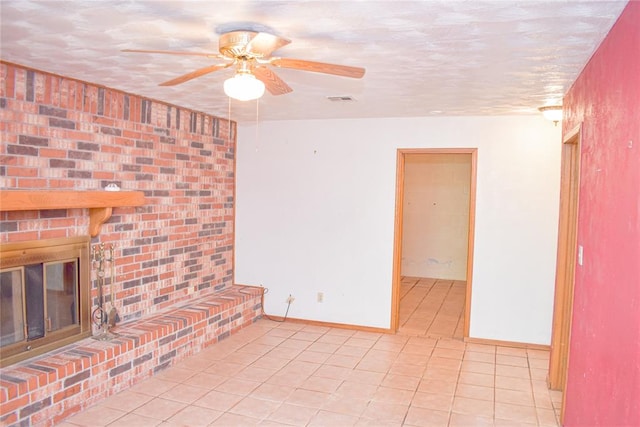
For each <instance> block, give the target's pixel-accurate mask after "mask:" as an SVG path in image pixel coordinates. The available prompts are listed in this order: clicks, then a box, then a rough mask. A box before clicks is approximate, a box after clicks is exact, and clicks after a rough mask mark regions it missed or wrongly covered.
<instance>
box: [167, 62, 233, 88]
mask: <svg viewBox="0 0 640 427" xmlns="http://www.w3.org/2000/svg"><path fill="white" fill-rule="evenodd" d="M231 64H233V62H230V63H228V64H216V65H210V66H208V67H204V68H200V69H199V70H195V71H192V72H190V73H187V74H184V75H182V76H180V77H176V78H175V79H173V80H169V81H166V82H164V83H160V86H175V85H178V84H180V83H184V82H187V81H189V80H191V79H195V78H196V77H200V76H204V75H205V74H209V73H213V72H214V71H218V70H222V69H224V68H227V67H228V66H230V65H231Z"/></svg>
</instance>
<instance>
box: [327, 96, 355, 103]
mask: <svg viewBox="0 0 640 427" xmlns="http://www.w3.org/2000/svg"><path fill="white" fill-rule="evenodd" d="M327 99H328V100H329V101H333V102H353V101H355V100H356V99H355V98H354V97H353V96H348V95H343V96H327Z"/></svg>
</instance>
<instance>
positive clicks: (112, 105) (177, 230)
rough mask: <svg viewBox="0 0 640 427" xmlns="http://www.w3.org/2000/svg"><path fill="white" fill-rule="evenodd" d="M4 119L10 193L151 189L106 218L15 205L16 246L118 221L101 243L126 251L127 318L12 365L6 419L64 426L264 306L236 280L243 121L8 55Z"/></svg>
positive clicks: (119, 301) (119, 268) (120, 297)
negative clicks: (103, 332)
mask: <svg viewBox="0 0 640 427" xmlns="http://www.w3.org/2000/svg"><path fill="white" fill-rule="evenodd" d="M0 126H1V129H0V139H1V140H2V144H1V145H0V189H1V191H2V192H3V193H8V192H10V191H12V190H28V191H34V192H43V191H44V192H45V193H48V192H51V191H52V190H65V191H72V192H74V193H83V194H84V192H102V191H104V190H103V189H104V187H105V186H106V185H108V184H116V185H117V186H118V187H119V188H121V189H122V190H123V191H126V192H141V193H142V194H143V197H144V203H143V204H141V205H139V206H135V205H134V206H124V207H123V206H117V205H115V206H113V208H112V211H111V209H110V210H109V213H110V216H109V215H106V217H105V218H97V217H99V216H100V215H101V214H104V213H105V212H103V211H95V210H93V209H91V207H88V206H78V207H67V206H65V207H55V208H52V209H48V208H45V209H35V208H29V209H25V210H10V211H6V210H4V209H2V210H3V211H2V212H1V213H0V231H1V235H0V243H2V244H8V243H14V242H24V241H34V240H41V239H52V238H69V237H79V236H87V235H91V234H96V233H95V229H96V222H102V221H106V222H104V224H102V226H101V227H98V233H99V234H96V235H95V236H94V237H93V238H92V239H91V242H90V243H91V245H96V244H100V243H105V244H113V245H114V247H115V250H114V259H115V263H114V264H115V280H114V284H113V299H114V304H115V306H116V307H117V309H118V311H119V315H120V319H121V321H120V323H118V324H117V325H116V328H115V329H114V331H117V332H118V334H119V337H117V338H116V339H114V340H111V341H97V340H93V339H91V338H86V339H84V340H81V341H78V342H76V343H74V344H70V345H68V346H66V347H63V348H62V349H59V350H54V351H53V352H50V353H47V354H44V355H41V356H36V357H34V358H31V359H27V360H25V361H22V362H18V363H15V364H12V365H10V366H7V367H3V368H2V370H0V405H1V407H2V409H1V412H0V423H2V424H3V425H12V424H31V425H39V424H42V425H51V424H52V423H55V422H58V421H60V420H62V419H64V418H65V417H67V416H69V415H71V414H73V413H75V412H78V411H80V410H82V409H83V408H85V407H86V406H88V405H91V404H93V403H95V402H97V401H99V400H100V399H101V398H103V397H106V396H108V395H110V394H113V393H115V392H118V391H120V390H123V389H125V388H127V387H129V386H131V385H132V384H134V383H135V382H136V381H138V380H140V379H142V378H145V377H148V376H150V375H153V374H154V373H155V372H157V371H159V370H162V369H164V368H166V367H168V366H170V365H171V364H173V363H175V362H176V361H178V360H180V359H182V358H184V357H186V356H188V355H191V354H193V353H196V352H198V351H199V350H200V349H201V348H203V347H205V346H207V345H209V344H212V343H215V342H217V341H218V340H220V339H223V338H225V337H226V336H228V335H229V334H230V333H233V332H234V331H236V330H237V329H239V328H241V327H243V326H246V325H248V324H251V323H252V322H253V321H254V320H255V319H256V318H257V317H258V316H259V315H260V313H261V305H260V301H261V295H262V290H261V289H260V288H253V287H248V286H238V285H234V283H233V242H234V234H233V229H234V196H235V193H234V192H235V177H234V171H235V123H233V122H230V121H228V120H224V119H221V118H217V117H214V116H210V115H207V114H204V113H200V112H196V111H191V110H187V109H184V108H180V107H176V106H172V105H168V104H165V103H160V102H157V101H154V100H149V99H145V98H142V97H140V96H136V95H132V94H127V93H123V92H119V91H116V90H113V89H109V88H104V87H99V86H96V85H92V84H90V83H85V82H81V81H77V80H73V79H69V78H66V77H62V76H56V75H52V74H48V73H45V72H41V71H36V70H30V69H26V68H24V67H21V66H18V65H15V64H9V63H6V62H1V63H0ZM87 194H88V193H87ZM0 208H1V207H0ZM90 276H91V279H90V280H91V295H90V301H91V305H92V306H95V304H96V302H97V296H98V295H97V276H96V272H95V269H94V268H92V269H91V272H90ZM94 332H95V331H94Z"/></svg>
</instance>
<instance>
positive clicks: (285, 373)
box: [61, 319, 561, 427]
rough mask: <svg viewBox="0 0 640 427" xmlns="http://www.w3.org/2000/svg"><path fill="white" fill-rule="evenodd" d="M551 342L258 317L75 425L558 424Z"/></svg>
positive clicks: (106, 402) (80, 418) (101, 405)
mask: <svg viewBox="0 0 640 427" xmlns="http://www.w3.org/2000/svg"><path fill="white" fill-rule="evenodd" d="M548 360H549V353H548V352H547V351H540V350H525V349H519V348H509V347H499V346H493V345H480V344H469V343H467V344H465V343H464V342H462V341H461V340H457V339H450V338H437V339H436V338H429V337H424V336H409V335H400V334H396V335H391V334H381V333H373V332H364V331H355V330H347V329H337V328H328V327H320V326H311V325H305V324H301V323H289V322H285V323H278V322H274V321H269V320H264V319H263V320H259V321H258V322H256V323H255V324H254V325H252V326H250V327H248V328H246V329H244V330H241V331H240V332H238V333H237V334H234V335H232V336H231V337H229V338H227V339H225V340H223V341H221V342H219V343H217V344H215V345H212V346H210V347H208V348H207V349H204V350H203V351H201V352H200V353H198V354H197V355H195V356H192V357H189V358H187V359H185V360H184V361H182V362H180V363H178V364H177V365H176V366H173V367H170V368H168V369H166V370H165V371H163V372H161V373H159V374H158V375H156V376H155V377H153V378H149V379H146V380H144V381H142V382H140V383H138V384H137V385H135V386H133V387H132V388H131V389H129V390H126V391H123V392H121V393H119V394H116V395H114V396H111V397H109V398H107V399H106V400H104V401H102V402H101V403H99V404H97V405H94V406H93V407H91V408H89V409H87V410H85V411H83V412H81V413H79V414H77V415H75V416H73V417H71V418H70V419H68V420H67V421H66V422H64V423H63V424H61V425H62V426H65V427H70V426H106V425H108V426H122V427H131V426H163V427H171V426H254V425H260V426H263V425H264V426H268V425H269V426H332V427H335V426H365V425H371V426H429V427H437V426H450V427H453V426H509V427H514V426H557V425H558V424H557V421H556V413H557V411H558V410H559V409H558V408H559V406H560V402H561V394H560V393H559V392H553V391H549V390H548V389H547V386H546V381H545V377H546V374H547V365H548Z"/></svg>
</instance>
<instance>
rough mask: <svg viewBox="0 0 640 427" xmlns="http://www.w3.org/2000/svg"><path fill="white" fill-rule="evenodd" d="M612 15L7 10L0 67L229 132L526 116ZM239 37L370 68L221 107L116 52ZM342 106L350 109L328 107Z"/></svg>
mask: <svg viewBox="0 0 640 427" xmlns="http://www.w3.org/2000/svg"><path fill="white" fill-rule="evenodd" d="M626 3H627V1H626V0H611V1H589V0H582V1H570V0H569V1H566V0H557V1H537V0H520V1H510V0H498V1H482V0H478V1H456V0H444V1H435V0H424V1H353V0H352V1H330V0H324V1H240V0H237V1H212V0H207V1H168V0H166V1H162V0H146V1H135V0H131V1H117V0H110V1H106V0H105V1H101V0H85V1H74V0H67V1H54V0H40V1H27V0H15V1H14V0H2V1H1V2H0V16H1V34H0V36H1V38H0V52H1V58H2V59H3V60H6V61H9V62H15V63H18V64H21V65H25V66H28V67H33V68H36V69H40V70H44V71H49V72H53V73H57V74H61V75H65V76H69V77H74V78H78V79H81V80H84V81H87V82H92V83H97V84H101V85H105V86H109V87H113V88H117V89H121V90H124V91H127V92H131V93H135V94H139V95H143V96H146V97H150V98H153V99H157V100H161V101H166V102H169V103H172V104H177V105H180V106H184V107H188V108H193V109H195V110H199V111H203V112H206V113H211V114H214V115H217V116H222V117H227V116H228V114H229V111H231V117H232V119H234V120H237V121H240V122H243V121H253V120H256V112H257V114H258V115H259V118H260V120H280V119H323V118H353V117H399V116H428V115H434V114H442V115H488V114H491V115H496V114H531V113H534V112H536V109H537V107H539V106H542V105H545V104H548V103H551V102H553V101H554V100H560V99H561V98H562V95H563V94H564V93H565V92H566V90H567V89H568V87H569V85H570V84H571V83H572V82H573V81H574V80H575V78H576V77H577V75H578V73H579V72H580V70H581V69H582V68H583V66H584V65H585V64H586V62H587V61H588V60H589V57H590V56H591V54H592V53H593V51H594V50H595V49H596V47H597V46H598V44H599V43H600V42H601V41H602V39H603V38H604V36H605V35H606V33H607V32H608V31H609V29H610V28H611V26H612V25H613V23H614V22H615V20H616V18H617V17H618V16H619V15H620V13H621V11H622V9H623V8H624V6H625V4H626ZM237 29H251V30H255V31H267V32H271V33H273V34H277V35H279V36H283V37H286V38H289V39H291V40H292V43H291V44H289V45H288V46H285V47H283V48H281V49H280V50H279V51H276V52H275V54H274V55H277V56H282V57H291V58H298V59H309V60H315V61H323V62H330V63H338V64H345V65H355V66H361V67H365V68H366V69H367V72H366V74H365V76H364V78H363V79H360V80H357V79H349V78H344V77H336V76H331V75H324V74H317V73H311V72H303V71H296V70H287V69H276V70H275V71H276V72H277V73H278V75H279V76H280V77H282V78H283V79H284V80H285V81H286V82H287V83H288V84H289V86H291V87H292V88H293V92H292V93H289V94H286V95H281V96H272V95H270V94H268V93H267V94H265V96H264V97H263V98H262V99H261V100H260V101H259V103H256V102H255V101H253V102H245V103H241V102H238V101H234V102H232V103H231V107H230V106H229V101H228V98H226V97H225V95H224V93H223V90H222V84H223V81H224V80H225V79H226V78H229V77H231V75H232V74H233V71H232V69H226V70H223V71H219V72H216V73H212V74H207V75H206V76H203V77H200V78H198V79H195V80H191V81H189V82H186V83H183V84H181V85H179V86H176V87H160V86H158V84H159V83H161V82H164V81H166V80H169V79H172V78H174V77H177V76H179V75H182V74H185V73H188V72H190V71H193V70H196V69H198V68H202V67H205V66H207V65H210V64H212V63H215V62H216V60H215V59H210V58H206V57H185V56H170V55H159V54H140V53H137V54H134V53H123V52H121V49H159V50H189V51H196V52H217V50H218V44H217V40H218V36H219V34H221V33H224V32H226V31H230V30H237ZM343 95H346V96H351V97H353V98H355V101H352V102H335V101H329V100H328V99H327V97H328V96H343Z"/></svg>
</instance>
